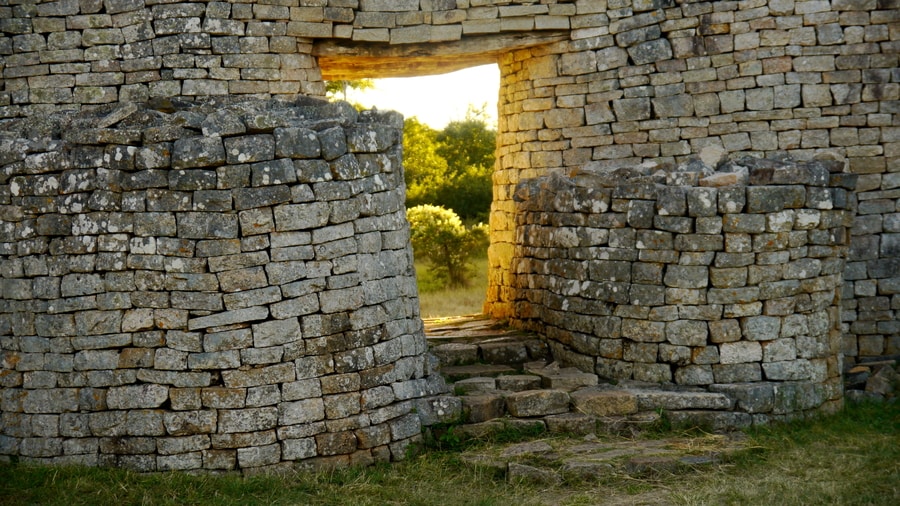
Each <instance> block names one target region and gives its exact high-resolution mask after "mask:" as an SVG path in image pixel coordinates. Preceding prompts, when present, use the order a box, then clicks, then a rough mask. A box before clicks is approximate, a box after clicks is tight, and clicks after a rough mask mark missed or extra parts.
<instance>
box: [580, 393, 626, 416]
mask: <svg viewBox="0 0 900 506" xmlns="http://www.w3.org/2000/svg"><path fill="white" fill-rule="evenodd" d="M570 397H571V399H572V405H573V407H574V408H575V410H577V411H578V412H580V413H584V414H587V415H591V416H613V415H627V414H631V413H636V412H637V411H638V401H637V398H636V397H635V396H634V394H632V393H630V392H627V391H623V390H603V389H596V388H582V389H579V390H576V391H575V392H572V393H571V394H570Z"/></svg>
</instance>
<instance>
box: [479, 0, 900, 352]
mask: <svg viewBox="0 0 900 506" xmlns="http://www.w3.org/2000/svg"><path fill="white" fill-rule="evenodd" d="M575 6H576V8H577V11H578V15H576V16H573V17H572V18H571V20H572V23H573V26H572V28H573V29H572V31H571V32H570V33H571V37H570V40H567V41H563V42H559V43H554V44H547V45H542V46H538V47H533V48H527V49H519V50H513V51H509V52H508V53H507V54H505V55H503V56H501V58H500V71H501V92H500V111H499V115H498V117H499V118H500V122H499V131H498V151H497V155H498V164H497V167H496V171H495V175H494V182H495V186H494V195H495V199H494V204H493V209H492V216H491V230H492V244H491V253H490V259H491V275H490V283H491V287H490V290H489V293H488V307H487V311H488V312H489V313H490V314H492V315H494V316H496V317H498V318H506V317H514V316H515V312H516V309H515V307H514V305H513V303H512V301H513V300H515V298H516V290H515V288H513V285H512V278H511V277H510V276H509V274H508V273H509V271H510V261H511V259H512V258H513V252H514V249H515V248H516V246H517V241H516V238H515V229H516V223H517V221H516V220H517V217H516V215H515V213H516V205H515V202H514V201H513V194H514V192H515V189H516V186H517V185H518V184H519V183H520V182H523V181H525V180H527V179H530V178H533V177H539V176H542V175H546V174H547V173H549V172H552V171H554V170H577V169H579V168H580V167H582V166H584V165H586V164H591V163H596V164H601V165H603V166H606V167H633V166H636V165H639V164H641V163H643V162H647V161H652V162H655V163H658V164H662V165H670V166H676V165H678V164H680V163H683V162H685V161H687V160H690V159H692V158H696V157H698V155H701V154H702V153H703V151H704V150H707V151H709V150H714V151H715V152H716V153H717V155H715V156H713V157H712V159H713V160H714V161H717V160H718V159H720V158H719V157H721V158H736V157H743V156H754V157H777V156H784V155H789V156H791V157H792V158H795V159H798V160H812V159H826V160H846V162H847V166H848V171H849V172H852V173H854V174H858V175H859V184H858V185H857V192H858V196H859V201H860V205H859V213H858V218H857V221H856V224H855V225H854V226H853V229H852V231H851V235H852V236H853V240H852V247H851V253H850V255H851V258H850V263H849V264H848V271H847V275H846V279H847V281H848V283H847V285H846V287H845V294H844V307H845V311H844V315H843V320H844V324H843V325H844V327H843V329H844V335H845V337H844V345H843V346H844V351H845V353H846V355H847V356H848V357H850V359H851V360H854V361H856V360H871V359H874V358H876V357H878V356H884V355H898V354H900V334H898V331H900V328H898V323H897V322H898V321H900V313H898V310H900V292H898V283H900V277H898V276H900V260H898V251H900V250H898V248H897V244H898V237H900V235H897V234H898V231H900V229H898V221H897V219H898V218H897V216H898V215H897V213H898V211H900V207H898V206H900V176H898V174H900V72H898V70H897V69H898V68H900V60H898V57H900V46H898V44H900V30H898V29H897V26H898V22H900V3H898V2H897V1H896V0H769V1H766V0H746V1H716V2H703V1H689V0H685V1H681V0H678V1H638V0H634V1H631V0H615V1H614V0H609V1H599V2H575ZM576 22H577V27H578V28H577V29H576V24H575V23H576Z"/></svg>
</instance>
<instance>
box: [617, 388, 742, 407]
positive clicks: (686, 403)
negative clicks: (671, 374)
mask: <svg viewBox="0 0 900 506" xmlns="http://www.w3.org/2000/svg"><path fill="white" fill-rule="evenodd" d="M633 395H634V396H635V397H636V398H637V407H638V410H640V411H652V410H654V409H664V410H666V411H671V410H684V409H709V410H720V409H721V410H728V409H732V408H734V401H733V400H732V399H730V398H728V396H726V395H725V394H723V393H715V392H670V391H665V390H659V391H646V390H636V391H634V392H633Z"/></svg>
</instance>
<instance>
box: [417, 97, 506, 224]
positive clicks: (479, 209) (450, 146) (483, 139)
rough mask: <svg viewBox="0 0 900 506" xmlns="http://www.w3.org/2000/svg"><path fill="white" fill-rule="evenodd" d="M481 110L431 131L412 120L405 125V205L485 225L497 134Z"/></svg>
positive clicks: (483, 107)
mask: <svg viewBox="0 0 900 506" xmlns="http://www.w3.org/2000/svg"><path fill="white" fill-rule="evenodd" d="M485 109H486V106H482V108H480V109H476V108H473V107H470V109H469V112H468V113H467V114H466V119H464V120H462V121H453V122H451V123H449V124H448V125H447V126H446V127H445V128H444V129H443V130H435V129H433V128H431V127H429V126H427V125H425V124H423V123H421V122H419V120H418V119H416V118H415V117H413V118H409V119H407V120H406V122H405V124H404V139H403V150H404V166H405V168H406V185H407V206H408V207H414V206H417V205H421V204H431V205H436V206H445V207H447V208H450V209H452V210H453V211H455V212H456V213H457V214H458V215H459V216H461V217H463V218H465V219H467V220H483V221H486V218H487V215H488V213H489V211H490V206H491V198H492V191H493V190H492V183H491V174H492V173H493V169H494V148H495V142H496V135H497V134H496V132H495V131H494V130H493V129H491V128H489V127H488V122H487V115H486V114H485Z"/></svg>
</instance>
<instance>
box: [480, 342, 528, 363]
mask: <svg viewBox="0 0 900 506" xmlns="http://www.w3.org/2000/svg"><path fill="white" fill-rule="evenodd" d="M479 347H480V348H481V358H482V360H484V361H485V362H487V363H488V364H522V363H524V362H526V361H528V348H526V347H525V343H523V342H522V341H504V342H496V343H481V345H479Z"/></svg>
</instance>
